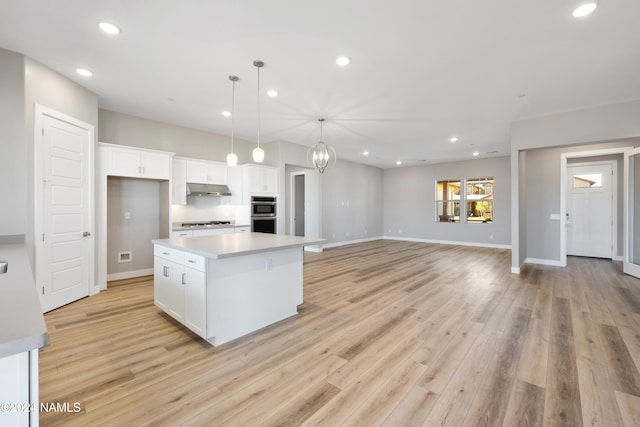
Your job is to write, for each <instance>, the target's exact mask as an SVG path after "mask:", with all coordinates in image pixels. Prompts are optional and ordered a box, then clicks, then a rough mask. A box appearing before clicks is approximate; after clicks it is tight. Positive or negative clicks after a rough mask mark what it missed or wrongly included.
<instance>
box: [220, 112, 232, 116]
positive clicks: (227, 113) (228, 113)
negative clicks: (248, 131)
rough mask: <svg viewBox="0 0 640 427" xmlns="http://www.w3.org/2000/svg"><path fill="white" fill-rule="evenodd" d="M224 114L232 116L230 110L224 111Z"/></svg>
mask: <svg viewBox="0 0 640 427" xmlns="http://www.w3.org/2000/svg"><path fill="white" fill-rule="evenodd" d="M222 115H223V116H225V117H231V112H230V111H223V112H222Z"/></svg>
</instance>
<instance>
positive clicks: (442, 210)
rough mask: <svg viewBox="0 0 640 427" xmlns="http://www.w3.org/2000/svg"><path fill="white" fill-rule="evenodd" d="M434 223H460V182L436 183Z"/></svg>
mask: <svg viewBox="0 0 640 427" xmlns="http://www.w3.org/2000/svg"><path fill="white" fill-rule="evenodd" d="M436 221H438V222H460V180H456V181H438V182H437V183H436Z"/></svg>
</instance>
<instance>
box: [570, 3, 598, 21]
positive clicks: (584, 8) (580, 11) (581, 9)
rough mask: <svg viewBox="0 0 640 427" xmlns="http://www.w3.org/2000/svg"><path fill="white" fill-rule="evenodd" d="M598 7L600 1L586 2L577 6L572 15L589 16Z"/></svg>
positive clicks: (578, 16) (577, 16)
mask: <svg viewBox="0 0 640 427" xmlns="http://www.w3.org/2000/svg"><path fill="white" fill-rule="evenodd" d="M596 7H598V3H596V2H589V3H585V4H583V5H580V6H578V7H577V8H575V10H574V11H573V13H572V15H573V16H575V17H576V18H582V17H583V16H587V15H589V14H590V13H591V12H593V11H594V10H596Z"/></svg>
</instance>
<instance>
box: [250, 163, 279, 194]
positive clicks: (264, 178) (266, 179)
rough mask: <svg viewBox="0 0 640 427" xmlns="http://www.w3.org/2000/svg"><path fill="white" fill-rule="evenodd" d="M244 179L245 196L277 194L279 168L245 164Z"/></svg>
mask: <svg viewBox="0 0 640 427" xmlns="http://www.w3.org/2000/svg"><path fill="white" fill-rule="evenodd" d="M242 181H243V184H244V189H245V192H247V193H248V194H246V195H245V196H248V197H250V195H252V194H268V195H276V194H277V193H278V168H275V167H272V166H261V165H253V164H251V165H243V166H242Z"/></svg>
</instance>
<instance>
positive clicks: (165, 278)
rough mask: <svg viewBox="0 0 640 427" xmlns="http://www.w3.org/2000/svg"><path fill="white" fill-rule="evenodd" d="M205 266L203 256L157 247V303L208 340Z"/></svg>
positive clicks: (155, 276)
mask: <svg viewBox="0 0 640 427" xmlns="http://www.w3.org/2000/svg"><path fill="white" fill-rule="evenodd" d="M205 266H206V263H205V258H204V257H203V256H200V255H194V254H191V253H186V252H183V251H179V250H176V249H172V248H167V247H161V246H157V245H156V246H155V262H154V302H155V304H156V305H157V306H158V307H159V308H161V309H162V310H164V311H165V313H167V314H169V315H171V316H172V317H174V318H175V319H176V320H178V321H179V322H181V323H183V324H184V325H186V326H187V327H188V328H189V329H191V330H192V331H193V332H195V333H196V334H198V335H199V336H201V337H203V338H206V324H207V319H206V302H207V301H206V296H207V293H206V268H205Z"/></svg>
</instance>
